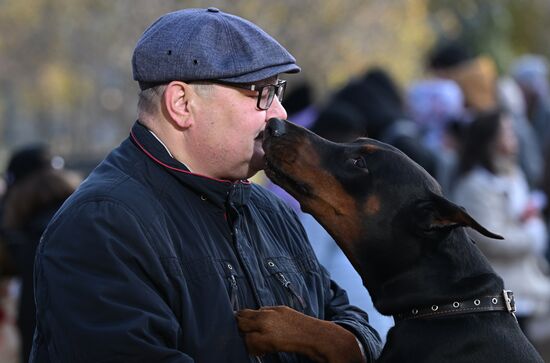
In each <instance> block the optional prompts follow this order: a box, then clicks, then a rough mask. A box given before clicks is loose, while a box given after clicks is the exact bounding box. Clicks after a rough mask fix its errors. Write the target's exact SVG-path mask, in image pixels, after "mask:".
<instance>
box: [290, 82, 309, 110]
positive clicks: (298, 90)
mask: <svg viewBox="0 0 550 363" xmlns="http://www.w3.org/2000/svg"><path fill="white" fill-rule="evenodd" d="M312 103H313V88H312V86H311V84H310V83H309V82H306V81H304V82H302V83H299V84H298V85H296V86H295V87H294V88H292V89H291V90H290V91H289V92H288V93H287V94H285V96H284V99H283V106H284V108H285V110H286V112H287V113H288V115H289V116H291V115H294V114H296V113H298V112H300V111H302V110H304V109H305V108H307V107H309V106H310V105H311V104H312Z"/></svg>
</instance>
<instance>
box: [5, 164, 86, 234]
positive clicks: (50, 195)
mask: <svg viewBox="0 0 550 363" xmlns="http://www.w3.org/2000/svg"><path fill="white" fill-rule="evenodd" d="M78 179H79V177H77V176H76V175H75V174H73V173H70V172H68V171H65V170H54V169H46V170H42V171H40V172H36V173H34V174H33V175H31V176H29V177H28V178H26V179H25V180H24V181H23V182H20V183H18V184H17V185H15V186H14V187H13V189H12V192H11V193H10V194H9V195H8V196H7V198H6V201H5V206H4V215H3V216H2V227H4V228H8V229H20V228H24V227H25V225H26V224H27V223H28V222H29V221H30V220H31V219H32V218H33V217H35V215H36V214H37V213H39V212H40V211H43V210H47V209H49V208H56V209H57V208H58V207H59V206H60V205H61V203H63V201H64V200H65V199H67V198H68V197H69V196H70V195H71V194H72V193H73V192H74V190H75V189H76V186H77V184H78V182H80V180H78Z"/></svg>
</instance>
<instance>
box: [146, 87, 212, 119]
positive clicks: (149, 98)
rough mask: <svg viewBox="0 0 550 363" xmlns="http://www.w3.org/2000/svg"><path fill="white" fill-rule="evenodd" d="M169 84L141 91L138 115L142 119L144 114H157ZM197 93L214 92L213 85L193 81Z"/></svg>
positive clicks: (208, 93) (206, 93)
mask: <svg viewBox="0 0 550 363" xmlns="http://www.w3.org/2000/svg"><path fill="white" fill-rule="evenodd" d="M166 86H167V84H161V85H158V86H155V87H151V88H147V89H145V90H143V91H141V92H140V93H139V99H138V117H139V119H142V117H141V116H142V115H143V114H147V115H155V114H157V112H158V111H159V103H160V99H161V97H162V95H163V94H164V91H165V90H166ZM191 86H192V87H193V89H194V90H195V92H196V93H197V94H199V95H200V96H203V97H207V96H210V95H211V94H212V89H213V85H212V83H209V82H193V83H192V84H191Z"/></svg>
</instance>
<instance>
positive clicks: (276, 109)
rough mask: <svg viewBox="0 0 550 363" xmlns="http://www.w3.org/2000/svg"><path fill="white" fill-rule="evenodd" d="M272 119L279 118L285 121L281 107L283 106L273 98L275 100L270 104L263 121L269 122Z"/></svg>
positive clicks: (284, 114) (284, 112)
mask: <svg viewBox="0 0 550 363" xmlns="http://www.w3.org/2000/svg"><path fill="white" fill-rule="evenodd" d="M272 117H277V118H280V119H283V120H286V119H287V114H286V110H285V108H284V107H283V105H282V104H281V101H279V99H278V98H277V97H275V99H274V100H273V102H272V103H271V106H270V107H269V109H268V110H267V114H266V118H265V119H266V120H269V119H270V118H272Z"/></svg>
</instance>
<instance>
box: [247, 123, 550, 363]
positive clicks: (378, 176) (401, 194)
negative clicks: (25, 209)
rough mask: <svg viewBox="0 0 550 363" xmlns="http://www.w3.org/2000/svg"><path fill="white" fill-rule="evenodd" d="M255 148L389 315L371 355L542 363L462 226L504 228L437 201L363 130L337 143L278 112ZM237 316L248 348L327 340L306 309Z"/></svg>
mask: <svg viewBox="0 0 550 363" xmlns="http://www.w3.org/2000/svg"><path fill="white" fill-rule="evenodd" d="M263 147H264V151H265V158H266V169H265V172H266V175H267V176H268V177H269V178H270V179H271V180H272V181H274V182H275V183H276V184H278V185H280V186H281V187H282V188H284V189H285V190H286V191H288V192H289V193H290V194H291V195H292V196H294V197H295V198H296V199H297V200H298V201H299V202H300V205H301V208H302V210H303V211H304V212H307V213H310V214H312V215H313V216H314V217H315V218H316V219H317V221H318V222H319V223H321V224H322V225H323V227H324V228H325V229H326V230H327V231H328V232H329V233H330V234H331V236H332V237H333V238H334V240H335V241H336V242H337V244H338V245H339V247H340V248H341V249H342V250H343V252H344V253H345V255H346V256H347V258H348V259H349V260H350V262H351V264H352V265H353V267H354V268H355V269H356V270H357V272H358V273H359V275H360V276H361V278H362V280H363V284H364V286H365V287H366V288H367V289H368V291H369V293H370V295H371V297H372V300H373V302H374V305H375V307H376V309H377V310H378V311H380V313H382V314H384V315H388V316H393V317H394V319H395V321H396V324H395V326H394V327H393V328H392V329H391V330H390V331H389V333H388V337H387V342H386V344H385V346H384V348H383V350H382V353H381V355H380V357H379V358H378V360H377V362H399V363H403V362H427V363H431V362H433V363H442V362H456V363H458V362H464V363H472V362H484V363H492V362H499V363H500V362H522V363H525V362H543V360H542V358H541V357H540V355H539V354H538V353H537V351H536V350H535V348H534V347H533V346H532V345H531V343H530V342H529V341H528V340H527V339H526V337H525V335H524V334H523V333H522V331H521V330H520V328H519V325H518V323H517V320H516V318H515V316H514V314H513V312H514V311H515V304H514V300H513V294H512V293H511V292H510V291H507V290H504V284H503V281H502V279H501V278H500V277H499V276H497V275H496V274H495V272H494V271H493V269H492V268H491V267H490V265H489V263H488V262H487V260H486V259H485V257H484V256H483V254H482V253H481V252H480V251H479V250H478V248H477V247H476V246H475V243H473V241H472V240H471V239H470V238H469V237H468V235H467V234H466V231H465V228H466V227H467V228H473V229H474V230H476V231H478V232H479V233H481V234H483V235H485V236H488V237H492V238H497V239H502V237H501V236H499V235H497V234H494V233H492V232H490V231H488V230H487V229H485V228H484V227H483V226H481V225H480V224H479V223H478V222H476V221H475V220H474V219H473V218H472V217H471V216H470V215H468V213H467V212H466V211H465V210H464V209H463V208H461V207H459V206H457V205H455V204H454V203H452V202H450V201H449V200H447V199H446V198H444V197H443V196H442V193H441V189H440V186H439V184H438V183H437V182H436V181H435V180H434V179H433V178H432V177H431V176H430V175H429V174H428V173H427V172H426V171H425V170H424V169H422V168H421V167H420V166H419V165H417V164H416V163H414V162H413V161H412V160H411V159H409V158H408V157H407V156H406V155H405V154H403V153H402V152H401V151H399V150H398V149H396V148H394V147H392V146H390V145H387V144H384V143H382V142H378V141H376V140H373V139H369V138H360V139H358V140H356V141H354V142H351V143H344V144H339V143H333V142H330V141H328V140H325V139H323V138H321V137H319V136H318V135H316V134H314V133H312V132H310V131H309V130H306V129H304V128H302V127H299V126H297V125H295V124H292V123H290V122H288V121H286V120H281V119H270V120H269V121H268V124H267V126H266V129H265V132H264V141H263ZM237 319H238V323H239V326H240V327H241V329H243V331H244V332H245V334H246V335H247V336H248V335H249V334H251V333H254V334H255V339H248V340H247V345H248V348H249V350H250V351H251V352H253V353H255V354H261V353H262V352H264V351H265V350H267V349H268V348H266V347H268V346H269V349H271V350H280V351H285V350H289V349H293V350H294V351H300V350H299V349H297V348H296V347H293V348H290V347H289V346H290V345H291V344H290V342H289V339H290V338H289V339H287V340H284V339H281V335H283V334H286V335H288V336H290V337H291V338H292V339H293V340H294V341H293V342H292V345H294V346H298V347H299V346H301V345H304V346H305V345H308V346H312V345H315V344H316V342H319V343H318V344H325V345H326V339H323V334H324V332H323V330H322V329H320V328H319V327H318V326H317V327H315V326H316V323H314V322H313V321H312V320H311V319H313V318H311V317H306V316H301V314H300V313H298V312H296V311H293V310H292V309H290V308H281V307H277V308H273V309H270V308H267V309H261V310H255V311H243V312H239V314H237ZM317 324H320V323H317ZM282 329H284V333H281V330H282ZM266 342H269V344H267V343H266ZM323 342H325V343H323ZM325 349H326V347H325ZM332 353H333V354H332V356H336V357H337V356H340V357H342V356H343V354H344V352H341V354H340V355H338V354H336V353H334V352H332ZM326 361H328V362H336V361H337V360H336V359H328V360H326ZM338 361H339V362H344V361H345V360H343V359H340V360H338Z"/></svg>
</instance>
